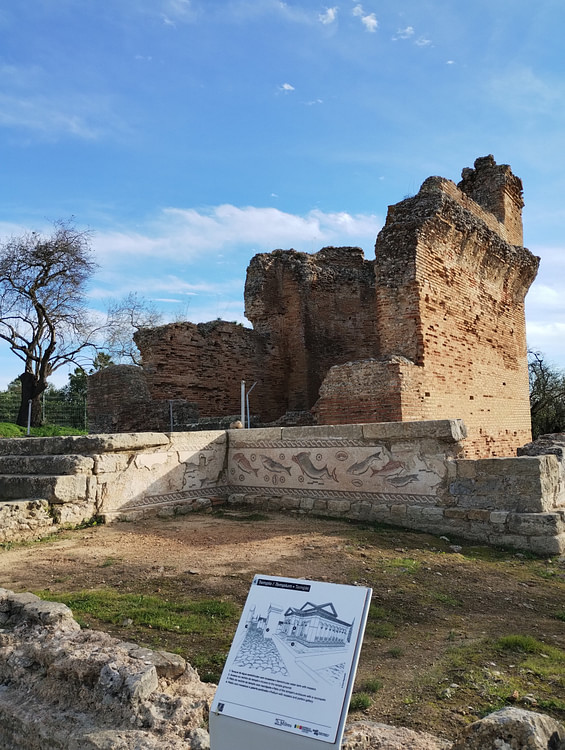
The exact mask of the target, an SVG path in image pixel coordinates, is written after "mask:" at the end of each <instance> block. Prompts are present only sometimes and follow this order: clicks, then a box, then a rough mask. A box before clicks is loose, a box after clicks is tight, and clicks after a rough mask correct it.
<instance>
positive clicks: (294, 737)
mask: <svg viewBox="0 0 565 750" xmlns="http://www.w3.org/2000/svg"><path fill="white" fill-rule="evenodd" d="M341 740H342V733H341V732H339V733H338V742H337V743H333V744H329V743H327V742H323V743H321V742H320V741H319V740H318V739H313V738H311V737H302V736H301V735H298V734H288V732H281V731H277V730H273V729H272V728H271V727H265V726H262V725H261V724H251V723H250V722H249V721H243V720H242V719H234V718H233V717H232V716H224V715H222V714H216V713H211V714H210V750H289V748H292V750H331V749H332V748H334V749H335V750H339V747H340V746H341Z"/></svg>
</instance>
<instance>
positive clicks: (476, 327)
mask: <svg viewBox="0 0 565 750" xmlns="http://www.w3.org/2000/svg"><path fill="white" fill-rule="evenodd" d="M522 206H523V199H522V183H521V181H520V180H519V178H518V177H516V176H514V175H513V174H512V171H511V170H510V167H509V166H508V165H497V164H496V162H495V161H494V159H493V157H492V156H487V157H483V158H480V159H477V160H476V162H475V165H474V168H472V169H471V168H466V169H464V170H463V173H462V179H461V181H460V182H459V184H458V185H455V183H453V182H451V181H450V180H447V179H444V178H441V177H430V178H428V179H427V180H426V181H425V182H424V183H423V185H422V187H421V189H420V191H419V192H418V194H417V195H416V196H414V197H413V198H408V199H406V200H404V201H401V202H400V203H398V204H396V205H394V206H390V207H389V212H388V217H387V221H386V224H385V226H384V227H383V229H382V230H381V232H380V233H379V236H378V238H377V242H376V245H375V253H376V259H375V261H369V260H366V259H365V258H364V256H363V251H362V250H361V249H360V248H354V247H341V248H335V247H326V248H323V249H322V250H320V251H319V252H318V253H315V254H313V255H308V254H306V253H301V252H297V251H295V250H287V251H284V250H275V251H274V252H272V253H261V254H259V255H256V256H255V257H254V258H253V259H252V260H251V263H250V265H249V268H248V271H247V281H246V285H245V310H246V315H247V317H248V318H249V320H250V321H251V322H252V323H253V329H247V328H244V327H242V326H239V325H237V324H235V323H227V322H224V321H215V322H212V323H205V324H198V325H194V324H192V323H174V324H171V325H167V326H162V327H160V328H156V329H151V330H149V329H145V330H141V331H139V332H138V333H137V334H136V336H135V340H136V343H137V345H138V347H139V349H140V352H141V355H142V363H143V367H142V370H138V374H137V375H134V374H133V373H131V375H132V380H131V384H132V385H131V388H129V387H128V386H127V378H125V377H121V378H120V379H117V378H116V377H115V375H113V373H112V368H109V369H108V370H104V371H101V372H100V373H97V374H96V375H95V376H92V378H91V384H92V387H91V388H90V389H89V390H90V392H89V421H90V425H91V430H92V431H93V432H97V431H103V430H105V429H108V427H109V426H110V425H111V429H112V430H113V431H127V430H128V429H133V427H132V424H133V422H132V418H131V415H132V414H134V415H135V417H136V419H137V420H138V421H139V420H140V419H143V417H145V418H146V419H147V421H148V422H149V421H150V422H151V424H148V425H147V427H146V428H145V429H156V430H163V429H167V427H168V401H169V400H171V399H174V400H176V402H177V403H178V404H179V405H180V404H181V403H185V404H187V405H190V407H192V408H193V410H194V413H199V414H200V416H213V417H222V416H226V415H230V414H232V415H233V414H237V413H238V412H239V408H240V403H239V397H240V391H239V382H240V380H241V379H245V380H246V381H247V383H248V385H250V384H251V383H254V382H256V381H257V386H256V388H255V390H254V392H253V397H252V401H251V406H252V411H253V413H254V414H255V415H257V416H258V419H259V421H260V422H262V423H272V422H274V421H276V420H279V419H282V418H284V415H287V417H286V421H285V422H284V423H286V424H289V423H290V422H289V417H288V415H289V414H298V415H300V414H304V413H305V412H308V413H310V412H311V411H312V412H313V413H314V415H315V418H316V421H317V423H318V424H345V423H359V422H388V421H413V420H426V419H436V418H461V419H463V420H464V421H465V424H466V425H467V428H468V438H467V440H466V442H465V446H464V450H465V454H466V456H467V457H469V458H471V457H487V456H510V455H515V451H516V449H517V448H518V447H519V446H520V445H523V444H524V443H526V442H527V441H528V440H529V439H530V438H531V432H530V416H529V399H528V372H527V361H526V338H525V317H524V298H525V295H526V293H527V291H528V288H529V286H530V285H531V283H532V281H533V280H534V278H535V275H536V273H537V268H538V262H539V259H538V258H535V257H534V256H533V255H532V254H531V253H530V252H529V251H528V250H526V249H525V248H524V247H522V241H523V240H522V218H521V216H522V214H521V212H522ZM141 381H144V383H145V385H144V386H143V383H142V382H141ZM144 389H145V390H144ZM142 392H143V393H144V395H143V399H140V395H139V394H140V393H142ZM117 394H118V395H117ZM140 401H143V404H144V406H143V407H142V408H139V405H140ZM118 402H119V403H118ZM155 404H161V407H156V406H155ZM186 408H187V409H188V408H189V407H188V406H187V407H186ZM295 423H296V422H295ZM135 429H141V428H140V427H139V426H137V424H136V426H135Z"/></svg>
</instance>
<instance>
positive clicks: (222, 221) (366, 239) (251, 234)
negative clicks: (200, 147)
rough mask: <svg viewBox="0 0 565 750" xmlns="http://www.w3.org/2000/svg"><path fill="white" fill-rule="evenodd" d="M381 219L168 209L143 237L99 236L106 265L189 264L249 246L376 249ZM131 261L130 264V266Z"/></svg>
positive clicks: (223, 208)
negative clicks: (134, 260) (152, 261)
mask: <svg viewBox="0 0 565 750" xmlns="http://www.w3.org/2000/svg"><path fill="white" fill-rule="evenodd" d="M381 226H382V220H381V219H380V217H378V216H376V215H373V214H349V213H346V212H333V213H325V212H323V211H320V210H319V209H314V210H312V211H310V212H308V213H307V214H305V215H304V216H300V215H297V214H289V213H285V212H284V211H280V210H279V209H277V208H258V207H255V206H246V207H244V208H240V207H238V206H233V205H230V204H224V205H221V206H215V207H212V208H209V209H205V210H204V209H200V210H197V209H194V208H186V209H184V208H166V209H164V210H163V211H162V213H161V215H160V216H159V217H158V218H157V220H156V221H153V222H152V223H151V225H150V226H148V228H147V231H146V232H144V233H141V232H127V231H121V232H107V233H104V234H102V233H100V234H96V235H95V236H94V241H93V246H94V248H95V250H96V252H97V255H98V257H99V259H100V260H99V262H100V263H101V265H102V266H105V265H109V266H112V265H113V264H114V263H115V262H117V261H120V259H121V260H124V259H129V258H139V259H140V260H141V259H146V258H156V259H159V260H160V261H164V260H174V261H175V262H176V263H179V262H181V261H182V262H190V261H192V260H194V259H196V258H200V257H210V253H211V252H216V253H219V252H220V251H223V250H224V249H226V248H234V247H241V246H246V247H249V252H266V251H270V250H273V249H275V248H290V247H295V248H296V249H301V247H304V246H305V247H306V248H307V249H308V250H310V248H311V246H312V243H314V245H315V248H314V249H316V250H318V249H319V248H321V247H322V246H323V245H328V244H338V245H342V244H350V243H351V242H354V243H361V242H363V243H364V244H365V246H367V245H368V246H369V247H372V245H373V244H374V241H375V238H376V236H377V233H378V231H379V229H380V228H381ZM128 262H129V261H128Z"/></svg>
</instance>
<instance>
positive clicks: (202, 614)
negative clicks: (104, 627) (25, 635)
mask: <svg viewBox="0 0 565 750" xmlns="http://www.w3.org/2000/svg"><path fill="white" fill-rule="evenodd" d="M36 594H37V595H38V596H40V597H41V598H42V599H47V600H49V601H58V602H63V604H66V605H67V606H68V607H70V609H71V610H72V612H73V614H74V615H75V616H77V617H80V618H81V620H82V621H85V622H87V623H89V624H90V619H91V618H92V619H94V620H98V621H99V622H108V623H111V624H113V625H119V624H120V623H122V622H123V621H124V620H125V619H129V620H131V621H132V623H133V624H134V625H136V626H141V627H146V628H154V629H156V630H166V631H172V632H176V633H181V634H198V635H203V634H206V633H208V634H210V635H217V634H219V633H221V632H223V631H224V629H225V628H226V626H232V625H233V626H234V627H235V625H236V624H237V620H238V618H239V609H238V607H237V606H236V605H235V604H234V603H233V602H229V601H219V600H215V599H202V600H200V601H198V600H197V601H194V600H187V599H185V600H176V601H168V600H166V599H161V598H159V597H157V596H148V595H146V594H119V593H117V592H116V591H113V590H109V589H97V590H95V591H78V592H76V593H69V594H65V593H62V594H53V593H51V592H48V591H38V592H36Z"/></svg>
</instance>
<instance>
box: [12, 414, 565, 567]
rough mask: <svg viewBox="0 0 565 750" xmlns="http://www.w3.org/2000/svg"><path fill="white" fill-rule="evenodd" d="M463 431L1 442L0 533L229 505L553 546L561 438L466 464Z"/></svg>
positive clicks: (440, 426)
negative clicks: (520, 453) (506, 455)
mask: <svg viewBox="0 0 565 750" xmlns="http://www.w3.org/2000/svg"><path fill="white" fill-rule="evenodd" d="M465 440H466V430H465V426H464V425H463V423H462V422H461V420H440V421H430V422H385V423H375V424H353V425H351V424H350V425H333V426H326V427H323V426H317V427H311V426H309V427H269V428H261V429H251V430H227V431H223V430H218V431H208V432H205V431H203V432H188V433H182V432H180V433H169V434H165V433H137V434H116V435H98V436H85V437H76V438H31V439H21V440H0V470H1V471H3V472H6V473H4V475H3V476H0V497H1V498H2V500H3V502H0V521H2V520H3V521H4V525H3V526H2V527H1V529H0V538H2V539H3V540H10V539H21V538H30V537H35V538H37V537H38V536H41V535H42V534H45V533H48V531H50V530H54V529H55V528H56V527H57V525H58V524H59V525H60V524H65V523H80V522H82V521H85V520H87V519H89V518H91V517H92V516H94V515H98V516H103V517H105V518H106V519H107V520H111V519H113V518H117V517H120V518H127V519H132V520H133V519H136V518H142V517H143V516H146V515H155V514H157V515H162V516H169V515H173V514H176V513H188V512H190V511H192V510H206V509H210V508H211V507H212V506H213V505H215V504H217V503H223V502H230V503H245V504H248V505H252V506H254V507H261V508H264V509H266V510H283V511H292V512H297V513H315V514H319V515H326V516H334V517H343V518H351V519H353V520H364V521H379V522H384V523H390V524H395V525H399V526H404V527H406V528H410V529H415V530H421V531H427V532H431V533H439V534H450V535H452V536H458V537H461V538H463V539H468V540H470V541H475V542H479V543H487V544H495V545H503V546H509V547H515V548H517V549H523V550H531V551H532V552H536V553H539V554H544V555H553V554H559V553H562V552H564V551H565V469H564V466H565V459H564V457H563V455H562V454H563V445H565V443H559V440H556V439H554V440H553V441H550V440H548V439H546V440H545V442H544V441H543V440H542V441H541V443H536V444H531V445H529V446H527V447H526V448H525V449H524V451H525V452H527V453H528V455H523V456H520V457H514V458H489V459H477V460H471V459H466V458H464V455H465V449H464V446H465ZM7 472H10V473H9V474H8V473H7Z"/></svg>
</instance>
